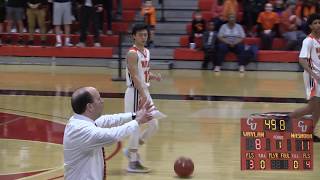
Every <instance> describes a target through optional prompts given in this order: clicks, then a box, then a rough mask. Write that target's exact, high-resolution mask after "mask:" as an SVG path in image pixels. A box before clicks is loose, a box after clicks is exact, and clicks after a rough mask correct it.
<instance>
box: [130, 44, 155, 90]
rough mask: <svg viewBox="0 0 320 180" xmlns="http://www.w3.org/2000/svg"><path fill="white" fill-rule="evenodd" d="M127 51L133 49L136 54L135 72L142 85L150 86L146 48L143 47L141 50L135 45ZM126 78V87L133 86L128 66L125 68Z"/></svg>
mask: <svg viewBox="0 0 320 180" xmlns="http://www.w3.org/2000/svg"><path fill="white" fill-rule="evenodd" d="M129 51H134V52H136V53H137V55H138V59H137V61H138V63H137V64H138V65H137V67H136V68H137V73H138V77H139V78H140V81H141V82H142V83H143V84H142V86H143V87H149V86H150V79H149V71H150V52H149V50H148V49H147V48H144V49H143V52H142V51H140V50H139V49H138V48H137V47H135V46H133V47H132V48H130V49H129ZM126 80H127V86H128V87H134V82H133V81H132V78H131V75H130V72H129V70H128V67H127V68H126Z"/></svg>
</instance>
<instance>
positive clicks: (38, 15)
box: [27, 0, 47, 46]
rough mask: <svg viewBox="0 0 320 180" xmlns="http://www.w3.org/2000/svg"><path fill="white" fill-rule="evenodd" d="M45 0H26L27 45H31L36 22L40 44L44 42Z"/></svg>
mask: <svg viewBox="0 0 320 180" xmlns="http://www.w3.org/2000/svg"><path fill="white" fill-rule="evenodd" d="M46 4H47V1H46V0H28V2H27V18H28V30H29V33H30V36H29V41H28V43H27V44H28V45H33V40H34V36H33V34H34V32H35V27H36V22H37V23H38V26H39V28H40V33H41V34H42V35H41V45H43V46H44V45H45V44H46V42H45V41H46V36H45V33H46V24H45V18H46Z"/></svg>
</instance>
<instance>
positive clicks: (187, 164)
mask: <svg viewBox="0 0 320 180" xmlns="http://www.w3.org/2000/svg"><path fill="white" fill-rule="evenodd" d="M193 170H194V164H193V162H192V160H191V159H190V158H186V157H179V158H178V159H177V160H176V161H175V162H174V172H176V174H177V175H178V176H179V177H183V178H185V177H189V176H190V175H191V174H192V173H193Z"/></svg>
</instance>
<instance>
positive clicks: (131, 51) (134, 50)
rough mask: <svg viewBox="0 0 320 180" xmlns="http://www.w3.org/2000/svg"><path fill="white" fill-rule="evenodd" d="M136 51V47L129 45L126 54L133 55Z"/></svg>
mask: <svg viewBox="0 0 320 180" xmlns="http://www.w3.org/2000/svg"><path fill="white" fill-rule="evenodd" d="M137 53H138V49H137V48H136V47H131V48H130V49H129V50H128V53H127V55H130V56H133V55H137Z"/></svg>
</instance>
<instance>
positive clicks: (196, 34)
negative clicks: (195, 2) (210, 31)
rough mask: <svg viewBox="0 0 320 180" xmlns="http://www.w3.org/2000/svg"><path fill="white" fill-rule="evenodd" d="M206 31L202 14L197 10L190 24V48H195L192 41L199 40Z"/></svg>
mask: <svg viewBox="0 0 320 180" xmlns="http://www.w3.org/2000/svg"><path fill="white" fill-rule="evenodd" d="M205 30H206V21H205V19H203V17H202V14H201V12H200V11H199V10H197V11H195V13H194V18H193V19H192V23H191V34H190V36H189V44H190V48H191V49H194V48H195V43H194V39H195V38H201V37H202V34H203V33H204V31H205Z"/></svg>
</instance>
